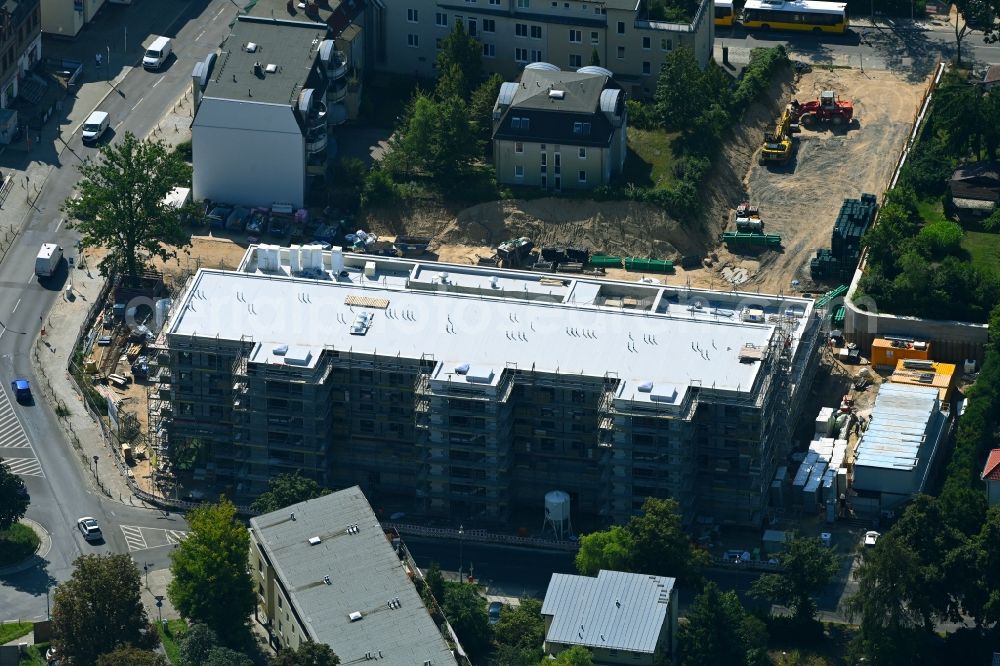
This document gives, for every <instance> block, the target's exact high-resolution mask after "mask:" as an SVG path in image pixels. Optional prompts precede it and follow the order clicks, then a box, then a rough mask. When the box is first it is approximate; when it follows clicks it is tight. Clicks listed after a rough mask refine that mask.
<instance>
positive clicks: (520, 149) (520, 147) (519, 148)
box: [514, 141, 524, 153]
mask: <svg viewBox="0 0 1000 666" xmlns="http://www.w3.org/2000/svg"><path fill="white" fill-rule="evenodd" d="M514 152H515V153H523V152H524V144H523V143H521V142H520V141H518V142H516V143H515V144H514Z"/></svg>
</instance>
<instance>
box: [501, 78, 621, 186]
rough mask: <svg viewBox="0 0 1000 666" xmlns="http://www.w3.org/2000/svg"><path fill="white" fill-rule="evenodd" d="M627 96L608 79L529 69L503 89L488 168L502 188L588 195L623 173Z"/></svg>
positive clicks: (502, 87)
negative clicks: (572, 191) (491, 167)
mask: <svg viewBox="0 0 1000 666" xmlns="http://www.w3.org/2000/svg"><path fill="white" fill-rule="evenodd" d="M626 115H627V114H626V110H625V91H624V90H622V89H621V86H619V85H618V84H617V83H616V82H615V81H614V79H612V78H611V72H609V71H608V70H606V69H604V68H602V67H592V66H588V67H583V68H581V70H580V71H579V72H562V71H559V70H558V69H556V68H555V67H554V66H552V65H550V64H548V63H544V64H543V63H534V64H531V65H528V67H527V68H525V70H524V72H523V74H522V75H521V80H520V81H518V82H509V83H504V84H503V86H501V88H500V94H499V95H498V97H497V102H496V105H495V106H494V108H493V160H494V165H495V166H496V171H497V180H498V181H499V182H501V183H504V184H507V185H527V186H531V187H541V188H545V189H553V190H564V189H578V190H586V189H591V188H594V187H597V186H598V185H602V184H606V183H608V182H610V181H611V179H612V178H614V177H615V176H617V175H618V174H620V173H621V171H622V166H623V165H624V164H625V153H626V151H627V141H626V135H625V134H626Z"/></svg>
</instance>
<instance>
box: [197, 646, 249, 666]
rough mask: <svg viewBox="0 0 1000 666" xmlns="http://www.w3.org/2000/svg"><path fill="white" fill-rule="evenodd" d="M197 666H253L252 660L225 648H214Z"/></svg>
mask: <svg viewBox="0 0 1000 666" xmlns="http://www.w3.org/2000/svg"><path fill="white" fill-rule="evenodd" d="M198 666H255V665H254V663H253V659H251V658H250V656H249V655H245V654H243V653H242V652H237V651H236V650H231V649H229V648H227V647H221V646H220V647H214V648H212V649H211V650H209V651H208V654H207V655H205V660H204V661H202V662H201V663H200V664H199V665H198Z"/></svg>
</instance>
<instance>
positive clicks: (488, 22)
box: [483, 19, 497, 32]
mask: <svg viewBox="0 0 1000 666" xmlns="http://www.w3.org/2000/svg"><path fill="white" fill-rule="evenodd" d="M496 31H497V22H496V21H494V20H493V19H483V32H496Z"/></svg>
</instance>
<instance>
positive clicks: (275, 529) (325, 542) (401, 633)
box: [250, 486, 456, 666]
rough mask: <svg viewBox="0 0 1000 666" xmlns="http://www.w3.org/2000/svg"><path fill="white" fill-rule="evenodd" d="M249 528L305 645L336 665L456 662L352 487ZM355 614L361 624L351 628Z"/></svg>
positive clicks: (265, 518)
mask: <svg viewBox="0 0 1000 666" xmlns="http://www.w3.org/2000/svg"><path fill="white" fill-rule="evenodd" d="M293 514H294V516H295V518H294V520H293V519H292V515H293ZM355 525H356V526H357V528H356V529H353V528H351V529H349V528H350V527H351V526H355ZM250 528H251V530H252V532H253V535H254V538H255V539H256V541H257V542H258V543H259V544H260V545H261V546H262V549H263V550H264V552H265V553H266V555H267V557H268V559H269V560H270V562H271V565H272V566H273V567H274V570H275V573H276V574H277V576H278V578H279V580H280V582H281V584H282V586H283V587H284V589H285V591H286V593H287V594H288V597H289V601H290V602H291V603H292V605H293V606H294V608H295V611H296V612H297V613H298V616H299V618H300V619H301V621H302V622H303V623H304V625H305V629H306V631H307V633H308V636H309V638H311V639H312V640H313V641H315V642H317V643H326V644H327V645H329V646H330V647H331V648H332V649H333V651H334V652H336V653H337V656H339V657H340V661H341V663H343V664H351V663H355V662H359V661H365V658H364V657H365V654H368V653H376V654H379V655H380V656H379V658H378V662H379V663H380V664H386V665H388V664H393V665H395V666H413V664H423V663H424V662H425V661H428V660H429V661H430V662H431V663H432V664H434V665H435V666H437V665H438V664H455V663H456V661H455V658H454V656H453V655H452V653H451V649H450V648H449V647H448V644H447V643H446V642H445V640H444V638H443V637H442V636H441V632H440V631H438V628H437V626H436V625H435V624H434V621H433V620H432V619H431V617H430V615H429V614H428V612H427V609H426V607H425V606H424V602H423V600H422V599H421V598H420V595H419V594H418V593H417V590H416V588H415V587H414V586H413V583H412V582H411V581H410V578H409V577H408V576H407V572H406V569H405V568H404V566H403V563H402V562H401V561H400V559H399V557H397V555H396V553H395V551H394V550H393V548H392V545H391V544H390V543H389V541H388V540H387V539H386V536H385V533H384V532H383V531H382V527H381V525H379V522H378V519H377V518H376V517H375V513H374V512H373V511H372V508H371V506H370V505H369V504H368V500H367V499H366V498H365V496H364V494H363V493H362V492H361V489H360V488H358V487H357V486H354V487H353V488H348V489H346V490H341V491H338V492H335V493H331V494H329V495H326V496H324V497H320V498H319V499H314V500H309V501H307V502H300V503H299V504H293V505H292V506H289V507H285V508H284V509H281V510H279V511H274V512H272V513H268V514H264V515H262V516H257V517H256V518H252V519H250ZM313 537H317V538H318V539H319V543H317V544H316V545H311V544H310V543H309V540H310V539H312V538H313ZM325 576H328V577H329V581H330V582H329V584H327V583H326V582H325V580H324V577H325ZM396 599H398V600H399V603H398V604H395V603H394V604H393V606H398V607H390V606H389V603H388V602H389V601H393V602H395V600H396ZM355 612H359V613H361V614H362V616H363V617H362V619H360V620H357V621H351V619H350V617H349V616H350V615H351V614H352V613H355Z"/></svg>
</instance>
